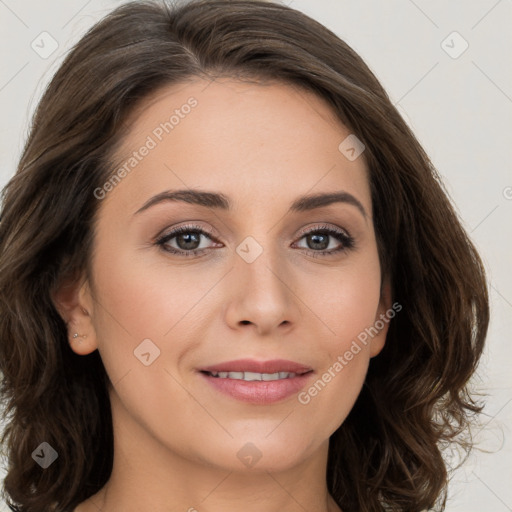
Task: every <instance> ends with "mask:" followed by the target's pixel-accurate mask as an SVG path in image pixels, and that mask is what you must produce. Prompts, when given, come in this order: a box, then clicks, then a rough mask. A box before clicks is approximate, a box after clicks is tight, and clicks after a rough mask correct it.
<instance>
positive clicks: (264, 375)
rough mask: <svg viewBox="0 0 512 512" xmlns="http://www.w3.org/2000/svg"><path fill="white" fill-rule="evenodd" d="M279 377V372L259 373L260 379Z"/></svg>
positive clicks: (275, 378)
mask: <svg viewBox="0 0 512 512" xmlns="http://www.w3.org/2000/svg"><path fill="white" fill-rule="evenodd" d="M277 379H279V372H278V373H263V374H262V375H261V380H277Z"/></svg>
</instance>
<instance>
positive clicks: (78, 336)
mask: <svg viewBox="0 0 512 512" xmlns="http://www.w3.org/2000/svg"><path fill="white" fill-rule="evenodd" d="M73 338H87V334H78V333H77V332H75V334H73Z"/></svg>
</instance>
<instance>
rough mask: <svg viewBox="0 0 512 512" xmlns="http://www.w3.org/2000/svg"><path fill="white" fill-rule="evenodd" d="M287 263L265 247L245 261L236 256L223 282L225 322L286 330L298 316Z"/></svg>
mask: <svg viewBox="0 0 512 512" xmlns="http://www.w3.org/2000/svg"><path fill="white" fill-rule="evenodd" d="M292 281H293V277H292V275H291V272H290V271H289V269H287V268H286V263H285V262H283V261H280V262H278V261H277V258H276V257H274V256H273V255H272V254H271V253H270V251H268V250H266V249H264V250H263V252H262V253H261V254H260V256H259V257H258V258H256V260H254V261H252V262H251V263H248V262H247V261H245V260H244V259H242V258H240V257H238V256H237V257H236V258H235V264H234V268H233V270H232V271H231V272H230V276H229V279H228V280H227V282H226V283H225V285H226V297H227V302H228V306H227V309H226V313H225V314H226V322H227V324H228V325H229V326H230V327H231V328H232V329H241V328H243V329H253V330H254V331H255V332H256V333H257V334H259V335H261V336H264V335H269V334H270V335H271V334H273V333H275V332H276V329H277V332H278V333H279V334H282V333H283V332H285V331H286V332H288V331H289V330H290V329H292V328H293V327H294V326H295V325H296V324H297V320H298V318H299V314H300V311H299V304H298V303H299V302H300V300H299V298H298V297H297V295H296V294H295V293H294V291H293V283H292Z"/></svg>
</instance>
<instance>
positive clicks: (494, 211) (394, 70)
mask: <svg viewBox="0 0 512 512" xmlns="http://www.w3.org/2000/svg"><path fill="white" fill-rule="evenodd" d="M121 3H124V2H122V1H112V0H103V1H102V0H89V1H86V0H71V1H70V0H68V1H64V0H47V1H44V2H41V1H39V2H38V1H36V0H25V1H15V0H0V34H1V36H0V38H1V43H2V44H1V46H0V57H1V75H0V104H1V112H2V116H1V119H0V134H1V136H0V148H1V156H0V187H3V186H4V185H5V183H6V182H7V180H8V179H9V178H10V176H11V175H12V174H13V173H14V170H15V167H16V163H17V160H18V158H19V156H20V152H21V148H22V145H23V142H24V140H25V137H26V131H27V126H28V121H29V119H30V116H31V114H32V112H33V110H34V107H35V105H36V103H37V101H38V99H39V98H40V95H41V93H42V90H43V88H44V86H45V85H46V83H47V82H48V81H49V79H50V78H51V76H52V74H53V73H54V71H55V70H56V68H57V67H58V65H59V64H60V63H61V61H62V58H63V56H64V54H65V53H66V52H67V51H68V50H69V49H70V47H71V46H72V44H74V43H75V42H77V41H78V39H79V38H80V36H81V35H82V34H83V33H84V31H85V30H86V29H88V28H89V27H90V26H91V25H92V24H93V23H95V22H96V21H98V20H99V19H100V18H101V17H103V16H104V15H105V14H106V13H107V12H108V11H110V10H111V9H112V8H114V7H116V6H118V5H120V4H121ZM285 3H287V4H288V5H290V6H291V7H294V8H296V9H298V10H301V11H303V12H305V13H306V14H308V15H310V16H311V17H313V18H315V19H317V20H318V21H320V22H321V23H323V24H324V25H326V26H327V27H328V28H330V29H331V30H333V31H334V32H335V33H336V34H338V35H339V36H340V37H341V38H342V39H344V40H345V41H346V42H347V43H348V44H350V45H351V46H352V47H353V48H354V49H355V50H356V51H357V52H358V53H359V54H360V55H361V56H362V57H363V59H364V60H365V61H366V62H367V63H368V65H369V66H370V68H371V69H372V70H373V71H374V73H375V74H376V75H377V77H378V78H379V79H380V80H381V82H382V84H383V85H384V87H385V89H386V90H387V91H388V93H389V95H390V97H391V99H392V101H393V102H394V103H395V105H396V106H397V108H398V109H399V111H400V112H401V114H402V115H403V116H404V118H405V119H406V121H407V122H408V123H409V125H410V126H411V127H412V129H413V130H414V132H415V133H416V135H417V136H418V138H419V140H420V142H421V143H422V144H423V146H424V147H425V149H426V151H427V153H428V154H429V155H430V156H431V159H432V161H433V163H434V164H435V165H436V167H437V168H438V170H439V171H440V173H441V175H442V176H443V179H444V182H445V184H446V186H447V188H448V191H449V193H450V195H451V197H452V200H453V201H454V203H455V205H456V207H457V209H458V211H459V213H460V215H461V217H462V219H463V222H464V225H465V227H466V229H467V231H468V232H469V233H470V236H471V237H472V239H473V240H474V242H475V243H476V245H477V247H478V249H479V250H480V252H481V254H482V256H483V259H484V261H485V264H486V267H487V270H488V276H489V285H490V294H491V307H492V322H491V326H490V332H489V338H488V345H487V348H486V352H485V356H484V358H483V361H482V364H481V367H480V370H479V374H478V380H477V381H476V384H477V385H478V386H479V389H480V390H481V391H482V392H484V393H487V394H488V395H489V397H488V401H487V407H486V409H485V416H483V417H482V426H481V428H480V429H478V430H477V431H476V440H478V441H479V442H480V446H481V449H482V450H484V451H475V452H474V453H473V455H472V456H471V458H470V459H469V460H468V461H467V462H466V464H465V465H464V467H463V468H462V469H460V470H459V471H458V472H457V473H456V474H455V476H454V478H453V480H452V482H451V485H450V488H449V492H450V499H449V502H448V507H447V511H448V512H483V511H485V512H506V511H512V488H511V485H510V482H512V463H511V462H510V461H511V460H512V444H511V438H512V436H511V429H512V403H511V402H512V378H511V371H510V362H511V361H512V358H511V356H512V343H511V336H510V332H511V330H512V272H510V269H509V265H510V263H511V262H512V222H511V219H512V172H511V161H512V150H511V147H512V144H511V132H512V128H511V126H512V123H511V121H512V69H511V66H510V61H509V59H510V55H512V5H511V1H510V0H499V1H496V0H474V1H463V0H456V1H453V0H451V1H447V0H444V1H443V0H434V1H427V0H414V1H413V0H386V1H378V0H366V1H358V0H314V1H313V0H285ZM43 31H47V32H49V33H50V34H51V36H52V37H53V38H55V40H56V41H57V42H58V45H59V46H58V48H57V49H56V51H55V52H54V53H53V54H52V55H50V56H49V57H48V58H46V59H43V58H41V57H40V56H39V55H38V54H37V53H36V52H35V51H34V50H33V49H32V48H31V43H32V41H34V40H36V41H37V38H38V37H39V35H40V34H41V33H42V32H43ZM454 31H456V32H458V33H459V34H460V36H461V37H459V36H457V35H455V36H453V35H451V36H450V34H452V32H454ZM448 36H450V37H448ZM447 37H448V38H447ZM443 41H445V42H444V43H443ZM464 41H466V42H467V44H468V45H469V46H468V48H467V49H466V50H465V51H464V52H463V53H461V55H459V56H457V54H458V53H460V52H461V50H463V49H464V46H465V43H464ZM447 52H448V53H447ZM449 53H451V54H452V55H451V56H450V55H449ZM454 57H457V58H454ZM507 142H508V144H507ZM3 475H4V473H3V471H1V472H0V478H3ZM4 510H5V511H7V508H6V507H5V505H3V504H0V511H1V512H4Z"/></svg>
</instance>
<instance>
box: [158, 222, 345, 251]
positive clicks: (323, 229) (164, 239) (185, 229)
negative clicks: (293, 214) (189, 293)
mask: <svg viewBox="0 0 512 512" xmlns="http://www.w3.org/2000/svg"><path fill="white" fill-rule="evenodd" d="M190 232H193V233H199V234H201V235H204V236H206V237H207V238H209V239H210V240H213V241H216V240H215V238H213V236H212V234H211V233H209V232H208V231H205V230H204V228H202V227H200V226H197V225H188V226H180V227H179V228H176V229H174V230H173V231H171V232H170V233H167V234H165V235H163V236H161V237H159V238H158V239H157V240H156V242H155V245H158V246H159V247H160V248H161V249H162V250H163V251H166V252H169V253H171V254H176V255H179V256H184V257H188V256H196V255H197V254H201V253H202V252H204V251H206V250H207V249H190V250H188V251H187V250H185V249H180V250H177V249H174V248H171V249H169V248H166V247H165V244H167V243H168V242H169V241H170V240H172V239H173V238H175V237H177V236H178V235H180V234H182V233H190ZM312 233H321V234H325V235H330V236H333V237H334V238H336V239H338V240H339V241H340V242H342V244H343V245H342V246H341V247H340V248H338V249H331V250H322V251H313V250H312V249H309V250H308V252H309V253H310V254H311V255H312V256H313V257H314V258H318V257H320V256H324V255H328V256H330V255H333V254H337V253H340V252H348V251H350V250H351V249H353V248H355V240H354V238H353V237H351V236H350V235H348V234H347V233H345V232H343V231H341V230H337V229H334V228H332V227H330V226H319V227H316V228H314V229H311V230H308V231H306V232H303V233H302V234H301V236H300V238H299V240H301V239H302V238H304V237H305V236H307V235H310V234H312Z"/></svg>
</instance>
